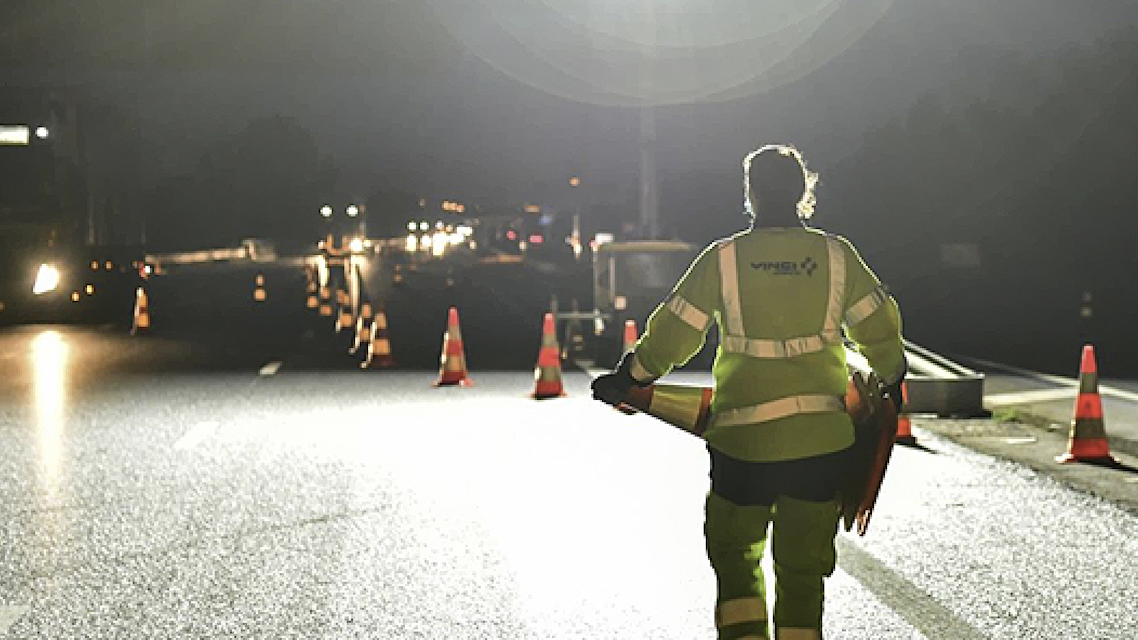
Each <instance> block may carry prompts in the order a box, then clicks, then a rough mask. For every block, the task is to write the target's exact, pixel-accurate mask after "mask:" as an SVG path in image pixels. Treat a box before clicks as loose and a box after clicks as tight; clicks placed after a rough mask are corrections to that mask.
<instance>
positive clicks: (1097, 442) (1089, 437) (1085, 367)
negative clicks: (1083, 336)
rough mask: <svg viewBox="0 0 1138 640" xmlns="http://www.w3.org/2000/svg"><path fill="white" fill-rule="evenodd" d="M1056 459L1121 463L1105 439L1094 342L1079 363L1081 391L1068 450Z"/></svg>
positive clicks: (1076, 400)
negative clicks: (1111, 452) (1113, 454)
mask: <svg viewBox="0 0 1138 640" xmlns="http://www.w3.org/2000/svg"><path fill="white" fill-rule="evenodd" d="M1055 460H1056V461H1058V462H1062V463H1069V462H1098V463H1107V464H1118V461H1117V460H1115V459H1114V457H1113V456H1111V455H1110V444H1109V443H1108V442H1107V439H1106V423H1105V421H1104V420H1103V413H1102V397H1101V396H1100V395H1099V392H1098V366H1097V365H1096V364H1095V352H1094V346H1093V345H1089V344H1088V345H1085V346H1084V347H1083V357H1082V360H1081V361H1080V363H1079V395H1078V397H1077V398H1076V399H1075V416H1074V418H1072V420H1071V435H1070V438H1069V439H1068V440H1067V452H1066V453H1064V454H1063V455H1060V456H1056V458H1055Z"/></svg>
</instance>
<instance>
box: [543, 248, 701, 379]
mask: <svg viewBox="0 0 1138 640" xmlns="http://www.w3.org/2000/svg"><path fill="white" fill-rule="evenodd" d="M699 250H700V247H697V246H696V245H693V244H690V243H687V242H680V241H667V240H636V241H628V242H600V243H597V244H596V246H595V248H594V250H593V268H592V307H593V308H592V309H591V310H584V311H582V310H581V309H580V306H581V305H580V301H578V300H570V301H569V305H568V308H558V307H563V306H564V305H562V304H561V303H560V301H558V300H556V299H555V300H554V301H553V304H552V306H553V310H554V315H555V316H556V317H557V322H558V332H559V334H560V335H562V336H563V338H562V344H563V345H565V349H566V351H567V355H569V356H570V357H572V358H574V359H575V360H577V361H579V362H591V363H593V364H595V365H597V366H601V367H609V366H613V365H614V364H615V363H616V361H617V360H619V358H620V356H621V354H622V353H623V351H624V337H625V322H626V321H627V320H632V321H634V322H635V323H636V326H637V327H638V328H639V329H640V330H641V331H643V327H644V322H645V321H646V320H647V319H648V316H649V314H651V313H652V311H653V310H654V309H655V308H656V306H657V305H659V304H660V303H661V302H663V301H664V299H665V298H667V296H668V294H669V293H671V291H672V287H674V286H675V285H676V283H677V282H678V281H679V279H680V277H681V276H683V275H684V273H685V272H686V271H687V268H688V266H690V265H691V263H692V261H693V260H695V258H696V256H697V255H699ZM716 344H718V340H717V336H716V334H715V330H714V329H712V331H711V332H709V334H708V340H707V344H705V345H704V348H703V349H702V350H701V351H700V353H699V354H697V355H696V356H695V357H694V358H692V361H691V362H689V363H688V365H687V366H689V367H697V368H698V367H703V368H708V367H710V364H711V359H712V357H713V356H714V353H715V346H716Z"/></svg>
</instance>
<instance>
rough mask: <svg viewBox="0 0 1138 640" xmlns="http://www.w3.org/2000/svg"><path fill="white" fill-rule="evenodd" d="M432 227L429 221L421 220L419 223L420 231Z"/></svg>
mask: <svg viewBox="0 0 1138 640" xmlns="http://www.w3.org/2000/svg"><path fill="white" fill-rule="evenodd" d="M430 228H431V225H430V223H427V222H420V223H419V231H426V230H427V229H430Z"/></svg>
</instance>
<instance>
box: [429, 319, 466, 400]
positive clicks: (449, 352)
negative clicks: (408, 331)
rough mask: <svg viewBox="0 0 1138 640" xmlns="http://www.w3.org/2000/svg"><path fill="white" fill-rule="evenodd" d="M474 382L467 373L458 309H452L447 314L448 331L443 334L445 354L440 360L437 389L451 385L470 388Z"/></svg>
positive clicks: (436, 382)
mask: <svg viewBox="0 0 1138 640" xmlns="http://www.w3.org/2000/svg"><path fill="white" fill-rule="evenodd" d="M471 384H472V382H471V380H470V378H469V377H468V376H467V373H466V353H465V352H464V351H463V349H462V332H461V331H460V330H459V327H458V309H456V308H454V307H451V308H450V311H449V312H448V314H447V330H446V333H444V334H443V354H442V357H441V358H440V359H439V379H438V380H437V381H435V386H436V387H445V386H451V385H461V386H464V387H466V386H469V385H471Z"/></svg>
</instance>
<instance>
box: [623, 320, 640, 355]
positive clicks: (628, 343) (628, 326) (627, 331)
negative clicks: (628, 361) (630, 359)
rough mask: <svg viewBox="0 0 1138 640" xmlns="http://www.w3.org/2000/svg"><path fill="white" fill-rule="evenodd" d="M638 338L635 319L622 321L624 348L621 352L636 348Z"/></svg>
mask: <svg viewBox="0 0 1138 640" xmlns="http://www.w3.org/2000/svg"><path fill="white" fill-rule="evenodd" d="M639 339H640V338H639V337H638V336H637V335H636V321H635V320H625V321H624V348H623V349H622V350H621V353H628V352H629V351H632V350H633V349H635V348H636V341H637V340H639Z"/></svg>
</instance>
